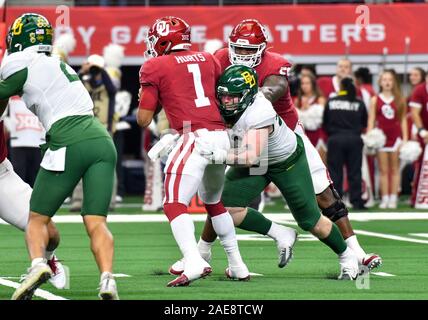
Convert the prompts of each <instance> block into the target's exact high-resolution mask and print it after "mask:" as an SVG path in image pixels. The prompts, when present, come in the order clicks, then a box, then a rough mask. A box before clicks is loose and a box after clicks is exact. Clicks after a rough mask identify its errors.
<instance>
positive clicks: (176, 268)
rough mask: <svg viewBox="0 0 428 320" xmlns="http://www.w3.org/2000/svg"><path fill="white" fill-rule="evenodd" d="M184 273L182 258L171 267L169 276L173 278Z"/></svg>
mask: <svg viewBox="0 0 428 320" xmlns="http://www.w3.org/2000/svg"><path fill="white" fill-rule="evenodd" d="M183 271H184V258H181V259H180V260H178V261H177V262H175V263H174V264H173V265H172V266H171V267H169V270H168V272H169V274H170V275H172V276H180V275H181V274H182V273H183Z"/></svg>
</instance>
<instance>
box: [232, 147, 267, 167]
mask: <svg viewBox="0 0 428 320" xmlns="http://www.w3.org/2000/svg"><path fill="white" fill-rule="evenodd" d="M259 162H260V157H259V156H258V155H257V154H256V152H255V150H254V148H252V146H251V145H245V146H242V147H241V148H233V149H230V150H229V151H228V152H227V156H226V163H227V164H228V165H233V166H238V167H251V166H254V165H257V164H258V163H259Z"/></svg>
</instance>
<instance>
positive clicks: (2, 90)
mask: <svg viewBox="0 0 428 320" xmlns="http://www.w3.org/2000/svg"><path fill="white" fill-rule="evenodd" d="M27 75H28V70H27V68H25V69H22V70H20V71H18V72H16V73H14V74H12V75H11V76H9V77H8V78H7V79H6V80H1V81H0V99H1V100H6V99H9V98H10V97H12V96H15V95H20V94H21V92H22V89H23V88H24V84H25V81H26V80H27Z"/></svg>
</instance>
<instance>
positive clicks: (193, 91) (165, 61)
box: [140, 51, 225, 133]
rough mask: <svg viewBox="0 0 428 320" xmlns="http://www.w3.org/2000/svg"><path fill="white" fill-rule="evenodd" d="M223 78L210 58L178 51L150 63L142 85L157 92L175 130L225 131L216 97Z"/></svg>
mask: <svg viewBox="0 0 428 320" xmlns="http://www.w3.org/2000/svg"><path fill="white" fill-rule="evenodd" d="M220 74H221V70H220V65H219V63H218V61H217V60H216V59H215V58H214V56H212V55H211V54H209V53H206V52H195V51H179V52H176V53H174V54H170V55H164V56H159V57H156V58H152V59H150V60H147V61H146V62H145V63H144V65H143V66H142V67H141V69H140V84H141V86H143V87H144V86H152V87H153V88H155V89H156V91H157V96H158V101H159V103H160V104H161V105H162V107H163V108H164V110H165V113H166V116H167V118H168V121H169V125H170V127H171V128H172V129H174V130H177V131H178V132H180V133H181V132H182V131H183V129H184V128H186V129H185V130H188V131H195V130H198V129H203V128H206V129H208V130H216V129H224V128H225V126H224V123H223V120H222V118H221V115H220V111H219V109H218V104H217V100H216V95H215V85H216V81H217V79H218V78H219V76H220ZM143 103H144V101H143ZM140 108H144V105H141V106H140ZM153 111H154V110H153Z"/></svg>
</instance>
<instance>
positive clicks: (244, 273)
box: [224, 264, 250, 281]
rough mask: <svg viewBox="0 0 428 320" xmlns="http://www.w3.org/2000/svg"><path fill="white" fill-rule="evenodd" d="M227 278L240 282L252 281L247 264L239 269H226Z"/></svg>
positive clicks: (230, 267)
mask: <svg viewBox="0 0 428 320" xmlns="http://www.w3.org/2000/svg"><path fill="white" fill-rule="evenodd" d="M224 273H225V274H226V277H227V278H228V279H231V280H239V281H249V280H250V272H249V271H248V268H247V266H246V265H245V264H242V265H240V266H238V267H235V266H233V267H232V266H229V267H228V268H226V271H225V272H224Z"/></svg>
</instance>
